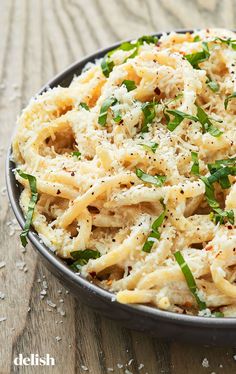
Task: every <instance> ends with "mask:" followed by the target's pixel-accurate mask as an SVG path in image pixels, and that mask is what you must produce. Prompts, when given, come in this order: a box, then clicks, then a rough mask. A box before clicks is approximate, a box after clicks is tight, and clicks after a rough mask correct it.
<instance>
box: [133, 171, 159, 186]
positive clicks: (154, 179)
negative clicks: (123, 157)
mask: <svg viewBox="0 0 236 374" xmlns="http://www.w3.org/2000/svg"><path fill="white" fill-rule="evenodd" d="M136 175H137V177H138V178H139V179H141V180H142V181H144V182H147V183H152V184H154V185H155V186H157V187H161V186H162V185H163V183H165V181H166V176H165V175H154V176H153V175H150V174H146V173H144V171H143V170H141V169H136Z"/></svg>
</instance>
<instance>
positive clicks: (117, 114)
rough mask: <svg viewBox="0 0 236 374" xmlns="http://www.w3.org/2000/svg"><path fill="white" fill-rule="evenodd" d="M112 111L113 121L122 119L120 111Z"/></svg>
mask: <svg viewBox="0 0 236 374" xmlns="http://www.w3.org/2000/svg"><path fill="white" fill-rule="evenodd" d="M113 113H114V117H113V120H114V121H115V122H120V121H121V120H122V116H121V112H120V111H119V110H117V111H115V112H113Z"/></svg>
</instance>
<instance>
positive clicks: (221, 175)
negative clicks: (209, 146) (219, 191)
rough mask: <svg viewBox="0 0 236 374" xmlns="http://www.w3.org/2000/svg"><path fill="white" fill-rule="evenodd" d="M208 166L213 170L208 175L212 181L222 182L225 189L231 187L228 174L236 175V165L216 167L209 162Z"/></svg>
mask: <svg viewBox="0 0 236 374" xmlns="http://www.w3.org/2000/svg"><path fill="white" fill-rule="evenodd" d="M208 168H209V170H210V172H211V175H210V176H209V177H208V181H209V182H210V183H214V182H220V184H221V187H222V188H224V189H226V188H230V187H231V184H230V181H229V179H228V175H236V166H231V167H229V166H223V167H220V168H218V169H214V165H212V164H209V165H208Z"/></svg>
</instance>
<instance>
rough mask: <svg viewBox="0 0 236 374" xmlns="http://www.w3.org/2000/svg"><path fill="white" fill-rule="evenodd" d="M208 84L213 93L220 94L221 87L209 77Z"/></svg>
mask: <svg viewBox="0 0 236 374" xmlns="http://www.w3.org/2000/svg"><path fill="white" fill-rule="evenodd" d="M206 84H207V85H208V87H209V88H210V89H211V90H212V91H213V92H218V91H219V89H220V85H219V84H218V83H217V82H216V81H213V80H211V78H209V77H208V79H207V82H206Z"/></svg>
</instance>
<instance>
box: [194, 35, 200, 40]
mask: <svg viewBox="0 0 236 374" xmlns="http://www.w3.org/2000/svg"><path fill="white" fill-rule="evenodd" d="M200 40H201V39H200V36H199V35H196V36H194V39H193V42H200Z"/></svg>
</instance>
